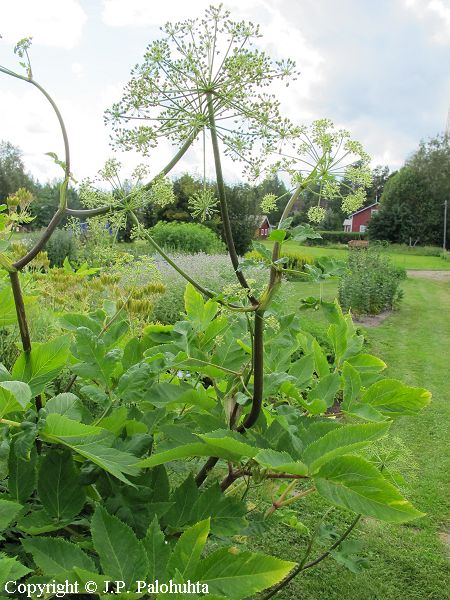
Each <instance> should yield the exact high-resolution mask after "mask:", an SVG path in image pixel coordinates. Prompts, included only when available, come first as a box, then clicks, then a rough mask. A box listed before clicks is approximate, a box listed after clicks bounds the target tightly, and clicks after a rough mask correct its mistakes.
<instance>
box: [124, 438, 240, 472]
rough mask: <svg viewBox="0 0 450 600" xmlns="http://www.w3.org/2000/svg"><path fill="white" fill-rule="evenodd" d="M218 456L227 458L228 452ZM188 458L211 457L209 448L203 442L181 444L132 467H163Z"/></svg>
mask: <svg viewBox="0 0 450 600" xmlns="http://www.w3.org/2000/svg"><path fill="white" fill-rule="evenodd" d="M216 454H217V452H216ZM220 455H221V457H222V458H229V453H228V452H223V451H222V452H221V453H220ZM189 456H211V448H210V447H209V446H207V445H206V444H204V443H203V442H193V443H190V444H182V445H180V446H175V447H174V448H170V450H164V451H163V452H157V453H156V454H152V455H151V456H149V457H148V458H144V460H140V461H139V462H137V463H136V464H135V465H134V466H136V467H139V468H144V467H156V466H157V465H164V464H165V463H168V462H171V461H172V460H179V459H180V458H187V457H189Z"/></svg>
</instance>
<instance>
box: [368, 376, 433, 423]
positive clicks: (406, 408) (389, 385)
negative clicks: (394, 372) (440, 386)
mask: <svg viewBox="0 0 450 600" xmlns="http://www.w3.org/2000/svg"><path fill="white" fill-rule="evenodd" d="M430 401H431V392H429V391H428V390H425V389H423V388H415V387H410V386H408V385H405V384H404V383H402V382H401V381H397V380H396V379H383V380H382V381H377V382H376V383H374V384H372V385H371V386H370V387H369V388H368V389H367V390H366V392H365V394H364V395H363V396H362V398H361V404H370V406H371V407H373V408H375V409H376V410H377V411H379V412H381V413H383V414H385V415H387V416H390V417H396V416H399V415H417V414H418V413H419V412H420V411H421V410H422V409H423V408H425V406H427V405H428V404H429V403H430Z"/></svg>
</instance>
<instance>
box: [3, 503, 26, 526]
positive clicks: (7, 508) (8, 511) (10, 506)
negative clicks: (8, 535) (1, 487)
mask: <svg viewBox="0 0 450 600" xmlns="http://www.w3.org/2000/svg"><path fill="white" fill-rule="evenodd" d="M22 508H23V507H22V505H21V504H19V503H18V502H13V501H12V500H5V499H4V498H0V531H3V530H4V529H6V527H8V525H9V524H10V523H11V521H13V519H14V518H15V517H16V516H17V515H18V514H19V512H20V511H21V510H22Z"/></svg>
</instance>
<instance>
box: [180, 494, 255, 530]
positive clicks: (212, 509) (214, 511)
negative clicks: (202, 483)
mask: <svg viewBox="0 0 450 600" xmlns="http://www.w3.org/2000/svg"><path fill="white" fill-rule="evenodd" d="M246 514H247V507H246V504H245V502H241V501H240V500H239V499H238V498H235V497H233V496H227V495H225V494H224V493H223V492H222V490H221V489H220V486H219V484H218V483H215V484H213V485H211V486H210V487H209V488H208V489H207V490H205V491H204V492H202V493H200V494H199V495H198V497H197V500H196V501H195V502H194V504H193V506H192V511H191V514H190V518H189V520H190V522H193V523H195V522H196V521H200V520H202V519H206V518H208V517H210V518H211V532H212V533H214V534H215V535H220V536H230V535H236V534H238V533H240V532H241V531H242V530H243V529H244V528H245V527H246V526H247V520H246V519H245V516H246Z"/></svg>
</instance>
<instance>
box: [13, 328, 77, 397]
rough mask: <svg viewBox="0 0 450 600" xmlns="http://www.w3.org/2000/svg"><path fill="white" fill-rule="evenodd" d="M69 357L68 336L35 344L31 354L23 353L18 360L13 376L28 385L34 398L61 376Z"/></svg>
mask: <svg viewBox="0 0 450 600" xmlns="http://www.w3.org/2000/svg"><path fill="white" fill-rule="evenodd" d="M68 357H69V337H68V336H61V337H58V338H55V339H54V340H51V341H49V342H46V343H45V344H34V345H33V347H32V349H31V351H30V352H29V353H26V352H22V354H21V355H20V356H19V358H18V359H17V360H16V362H15V363H14V366H13V369H12V376H13V377H14V379H18V380H20V381H24V382H25V383H28V385H29V386H30V388H31V392H32V394H33V396H37V395H38V394H41V393H42V392H43V391H44V389H45V386H46V385H47V384H48V383H50V381H52V380H53V379H55V377H57V376H58V375H59V373H60V372H61V370H62V369H63V368H64V366H65V365H66V363H67V359H68Z"/></svg>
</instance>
